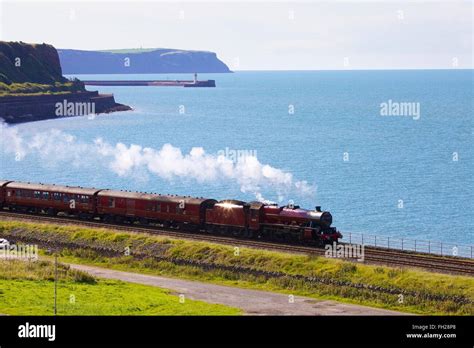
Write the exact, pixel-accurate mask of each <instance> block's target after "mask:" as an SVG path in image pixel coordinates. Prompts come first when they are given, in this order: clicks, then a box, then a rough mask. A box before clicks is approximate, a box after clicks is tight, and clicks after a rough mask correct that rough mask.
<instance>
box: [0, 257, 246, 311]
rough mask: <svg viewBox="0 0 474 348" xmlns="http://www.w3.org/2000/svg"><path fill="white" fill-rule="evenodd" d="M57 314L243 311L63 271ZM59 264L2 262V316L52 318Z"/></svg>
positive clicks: (46, 262) (0, 273)
mask: <svg viewBox="0 0 474 348" xmlns="http://www.w3.org/2000/svg"><path fill="white" fill-rule="evenodd" d="M58 278H59V281H58V285H57V291H58V297H57V309H58V312H57V313H58V315H203V314H207V315H238V314H240V313H241V311H240V310H239V309H236V308H232V307H227V306H224V305H217V304H209V303H205V302H201V301H193V300H188V299H185V301H184V303H181V302H180V301H179V297H178V296H177V295H171V294H170V293H169V292H168V291H167V290H164V289H160V288H157V287H153V286H146V285H140V284H133V283H127V282H122V281H117V280H106V279H97V278H94V277H92V276H91V275H89V274H87V273H85V272H81V271H77V270H73V269H70V268H69V267H68V266H67V265H64V264H59V267H58ZM53 308H54V265H53V264H52V263H51V262H48V261H18V260H0V313H2V314H9V315H53V314H54V311H53Z"/></svg>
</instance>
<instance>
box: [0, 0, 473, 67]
mask: <svg viewBox="0 0 474 348" xmlns="http://www.w3.org/2000/svg"><path fill="white" fill-rule="evenodd" d="M473 4H474V2H473V1H471V0H467V1H464V0H442V1H426V0H424V1H420V0H418V1H417V0H399V1H395V0H385V1H384V0H379V1H356V0H345V1H340V0H339V1H338V0H333V1H318V0H314V1H308V0H307V1H278V2H270V1H260V2H256V1H224V0H214V1H208V2H202V1H199V0H194V1H187V2H186V1H185V2H172V1H152V0H149V1H136V0H135V1H133V0H131V1H128V0H121V1H116V0H99V1H92V0H82V1H74V0H70V1H60V0H50V1H41V0H36V1H28V0H0V40H5V41H23V42H30V43H43V42H46V43H49V44H52V45H54V46H55V47H56V48H75V49H85V50H96V49H121V48H140V47H143V48H159V47H164V48H179V49H190V50H207V51H213V52H216V53H217V55H218V57H219V58H220V59H221V60H223V61H224V62H225V63H226V64H227V65H228V66H229V67H230V68H231V69H232V70H342V69H451V68H459V69H462V68H464V69H472V68H473V66H474V62H473V16H474V9H473V7H474V5H473Z"/></svg>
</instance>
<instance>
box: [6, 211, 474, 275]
mask: <svg viewBox="0 0 474 348" xmlns="http://www.w3.org/2000/svg"><path fill="white" fill-rule="evenodd" d="M0 218H7V219H8V218H11V219H16V220H29V221H42V222H50V223H56V224H74V225H82V226H87V227H95V228H108V229H115V230H120V231H127V232H141V233H151V234H158V235H164V236H169V237H175V238H185V239H191V240H198V241H206V242H215V243H220V244H227V245H232V246H239V247H240V246H245V247H251V248H258V249H262V248H263V249H268V250H276V251H286V252H291V253H300V254H306V255H308V254H309V255H324V254H325V250H324V249H322V248H317V247H310V246H300V245H286V244H280V243H276V242H269V241H258V240H251V239H241V238H232V237H228V236H215V235H209V234H198V233H189V232H180V231H176V230H170V229H164V228H158V227H146V226H137V225H128V224H109V223H104V222H99V221H88V220H80V219H77V218H73V217H59V216H54V217H53V216H46V215H36V214H27V213H18V212H10V211H0ZM349 261H354V260H353V259H349ZM363 262H366V263H373V264H386V265H391V266H400V267H416V268H423V269H426V270H430V271H436V272H443V273H454V274H461V275H469V276H474V260H472V259H468V258H461V257H451V256H441V255H433V254H425V253H415V252H409V251H402V250H393V249H383V248H376V247H371V246H366V247H365V250H364V261H363Z"/></svg>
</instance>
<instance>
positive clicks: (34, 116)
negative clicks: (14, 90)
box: [0, 91, 132, 124]
mask: <svg viewBox="0 0 474 348" xmlns="http://www.w3.org/2000/svg"><path fill="white" fill-rule="evenodd" d="M63 105H67V106H68V108H61V109H60V108H59V106H63ZM59 109H60V110H59ZM130 110H132V108H131V107H130V106H128V105H124V104H120V103H117V102H116V101H115V98H114V95H113V94H99V92H98V91H84V92H72V93H63V94H40V95H5V96H0V119H3V120H4V121H5V122H6V123H7V124H16V123H25V122H35V121H43V120H47V119H53V118H58V117H74V116H86V115H88V114H103V113H111V112H118V111H130ZM90 111H92V112H90Z"/></svg>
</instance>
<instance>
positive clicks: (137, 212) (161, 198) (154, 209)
mask: <svg viewBox="0 0 474 348" xmlns="http://www.w3.org/2000/svg"><path fill="white" fill-rule="evenodd" d="M215 202H216V200H214V199H205V198H194V197H187V196H170V195H159V194H153V193H141V192H130V191H114V190H101V191H100V192H98V194H97V215H98V216H99V217H101V218H102V219H104V221H108V222H113V221H115V222H123V221H128V222H132V223H133V222H139V223H142V224H148V223H150V222H153V223H159V224H162V225H163V226H164V227H174V228H180V229H186V230H197V229H198V228H199V227H201V226H203V225H204V223H205V221H204V218H205V211H206V208H207V207H209V206H212V204H213V203H215Z"/></svg>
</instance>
